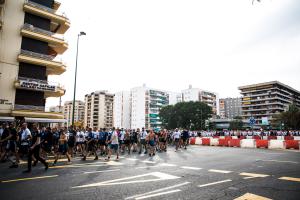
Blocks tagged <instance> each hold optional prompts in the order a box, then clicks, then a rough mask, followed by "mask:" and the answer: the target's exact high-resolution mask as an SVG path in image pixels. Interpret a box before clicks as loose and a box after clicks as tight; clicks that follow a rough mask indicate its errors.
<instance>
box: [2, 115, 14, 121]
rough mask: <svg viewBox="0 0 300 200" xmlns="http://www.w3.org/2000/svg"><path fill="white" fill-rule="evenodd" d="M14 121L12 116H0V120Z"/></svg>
mask: <svg viewBox="0 0 300 200" xmlns="http://www.w3.org/2000/svg"><path fill="white" fill-rule="evenodd" d="M13 121H15V118H14V117H2V116H0V122H13Z"/></svg>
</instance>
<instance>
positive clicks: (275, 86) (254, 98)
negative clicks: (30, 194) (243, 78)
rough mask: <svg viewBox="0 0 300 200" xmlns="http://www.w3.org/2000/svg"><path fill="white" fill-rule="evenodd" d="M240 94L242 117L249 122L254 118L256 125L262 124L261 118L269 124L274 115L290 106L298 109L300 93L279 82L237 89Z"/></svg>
mask: <svg viewBox="0 0 300 200" xmlns="http://www.w3.org/2000/svg"><path fill="white" fill-rule="evenodd" d="M238 89H239V90H240V92H241V94H242V96H243V97H242V101H241V102H242V117H243V119H245V120H249V118H250V117H254V118H255V120H256V125H257V126H261V125H264V124H263V118H265V119H266V120H268V122H269V124H270V123H271V122H272V120H273V116H274V114H279V113H281V112H284V111H286V110H287V109H288V107H289V105H290V104H293V103H294V104H295V105H297V107H299V108H300V92H299V91H298V90H296V89H294V88H292V87H290V86H288V85H285V84H283V83H281V82H279V81H271V82H265V83H258V84H252V85H246V86H241V87H239V88H238Z"/></svg>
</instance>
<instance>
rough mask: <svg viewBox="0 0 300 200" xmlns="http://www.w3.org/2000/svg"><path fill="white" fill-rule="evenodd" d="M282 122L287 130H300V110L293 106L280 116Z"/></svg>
mask: <svg viewBox="0 0 300 200" xmlns="http://www.w3.org/2000/svg"><path fill="white" fill-rule="evenodd" d="M280 121H281V122H282V123H284V127H285V128H287V129H294V130H300V110H299V108H298V107H297V106H296V105H295V104H291V105H290V106H289V109H288V110H287V111H286V112H283V113H281V114H280Z"/></svg>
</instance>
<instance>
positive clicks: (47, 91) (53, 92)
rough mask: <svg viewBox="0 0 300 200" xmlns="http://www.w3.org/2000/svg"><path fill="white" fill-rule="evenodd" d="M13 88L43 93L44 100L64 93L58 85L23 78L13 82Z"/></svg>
mask: <svg viewBox="0 0 300 200" xmlns="http://www.w3.org/2000/svg"><path fill="white" fill-rule="evenodd" d="M15 87H16V88H18V89H24V90H34V91H43V92H44V95H45V98H47V97H60V96H63V95H64V94H65V92H66V90H65V89H64V88H63V87H62V86H61V85H60V84H58V83H51V82H48V81H44V80H39V79H31V78H25V77H19V78H18V79H17V80H16V81H15Z"/></svg>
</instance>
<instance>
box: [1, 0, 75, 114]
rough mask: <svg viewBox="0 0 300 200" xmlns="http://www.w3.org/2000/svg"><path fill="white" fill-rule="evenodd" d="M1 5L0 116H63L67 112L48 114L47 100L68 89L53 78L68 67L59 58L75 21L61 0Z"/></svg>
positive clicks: (19, 0) (12, 1) (28, 0)
mask: <svg viewBox="0 0 300 200" xmlns="http://www.w3.org/2000/svg"><path fill="white" fill-rule="evenodd" d="M0 3H1V5H0V91H1V92H0V116H4V117H15V118H16V119H20V120H23V119H24V118H37V119H38V118H44V119H49V120H50V119H63V115H62V114H61V113H53V112H46V110H45V104H46V99H47V98H48V97H60V96H62V95H64V93H65V89H64V88H63V87H62V86H61V85H60V84H58V83H51V82H49V81H48V77H49V76H50V75H60V74H62V73H64V72H65V71H66V66H65V64H64V63H63V62H62V61H60V60H57V59H56V57H57V55H59V54H63V53H64V52H65V51H66V50H67V48H68V44H67V42H66V41H65V40H64V39H63V34H64V33H65V32H66V31H67V30H68V29H69V27H70V21H69V19H68V18H67V17H66V16H64V15H63V14H60V13H59V12H58V11H57V9H58V8H59V6H60V3H59V2H57V1H56V0H10V1H0Z"/></svg>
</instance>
